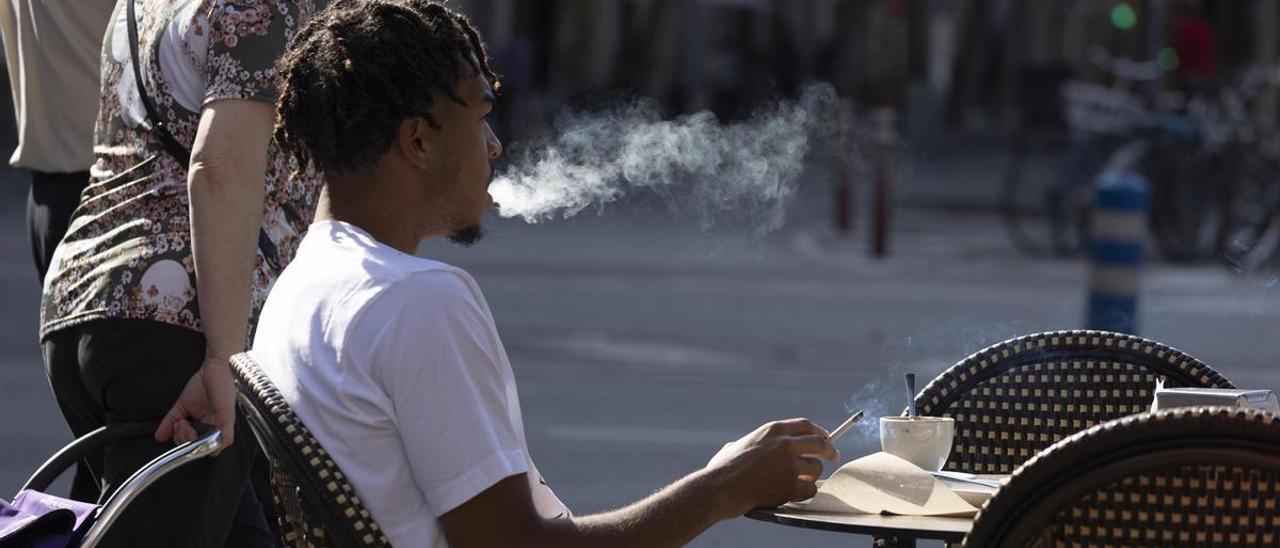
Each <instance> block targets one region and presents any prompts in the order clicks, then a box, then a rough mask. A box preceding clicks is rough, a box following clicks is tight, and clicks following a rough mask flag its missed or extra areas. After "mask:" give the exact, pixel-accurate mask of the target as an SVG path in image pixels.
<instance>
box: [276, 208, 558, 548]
mask: <svg viewBox="0 0 1280 548" xmlns="http://www.w3.org/2000/svg"><path fill="white" fill-rule="evenodd" d="M253 354H254V356H255V357H256V358H257V359H258V361H259V363H260V364H261V365H262V367H263V369H264V370H265V371H266V373H267V375H268V376H269V377H270V378H271V380H272V381H274V382H275V384H276V385H277V386H279V388H280V391H281V393H282V394H283V395H284V397H285V399H286V400H287V401H288V402H289V405H291V406H292V407H293V410H294V412H295V413H297V415H298V417H299V418H301V419H302V421H303V423H304V424H306V425H307V427H308V428H309V429H310V430H311V432H312V433H313V434H315V436H316V439H318V440H319V441H320V443H321V444H322V445H323V446H324V448H325V449H326V450H327V451H328V452H329V453H330V454H331V455H332V456H333V459H334V462H336V463H337V464H338V466H339V467H340V468H341V469H342V471H343V472H344V473H345V474H346V475H347V477H348V478H349V480H350V481H351V484H352V485H353V486H354V487H355V489H356V493H357V494H358V495H359V496H360V498H361V499H362V501H363V502H364V504H365V505H366V506H367V507H368V508H369V511H370V512H372V514H373V517H374V519H375V520H377V522H378V524H379V525H380V526H381V527H382V529H383V530H384V531H386V533H387V536H388V538H389V539H390V540H391V542H392V543H393V544H395V545H397V546H445V545H446V543H445V540H444V537H443V535H442V534H441V531H440V528H439V525H438V524H437V522H436V518H438V517H439V516H441V515H443V514H445V513H446V512H448V511H450V510H452V509H454V508H456V507H457V506H459V505H461V504H462V503H464V502H466V501H467V500H470V499H471V498H472V497H474V496H476V495H478V494H479V493H481V492H482V491H484V490H485V489H488V488H489V487H491V486H493V485H494V484H495V483H497V482H498V481H499V480H502V479H503V478H507V477H510V476H512V475H515V474H520V473H525V472H527V473H528V476H529V482H530V487H531V488H532V489H533V493H534V503H535V505H536V506H537V508H538V511H539V512H540V513H541V514H543V515H544V516H546V517H549V518H552V517H557V516H567V515H568V510H567V509H566V508H565V507H564V505H563V504H562V503H561V502H560V500H559V499H558V498H556V496H555V494H554V493H552V492H551V489H550V488H548V487H547V486H546V483H545V482H544V481H543V480H542V477H541V476H540V475H539V474H538V471H537V469H536V468H535V467H534V465H533V461H532V460H530V458H529V450H528V447H527V445H526V443H525V436H524V426H523V420H522V419H521V417H520V401H519V399H518V398H517V395H516V384H515V377H514V376H513V374H512V372H511V365H510V363H509V362H508V360H507V354H506V351H505V350H504V349H503V347H502V341H501V340H499V338H498V331H497V328H496V327H495V325H494V322H493V317H492V314H491V313H490V312H489V306H488V304H487V303H486V302H485V300H484V296H483V295H481V293H480V289H479V288H478V287H477V286H476V283H475V280H473V279H472V278H471V276H470V275H468V274H467V273H466V272H464V271H462V270H461V269H458V268H455V267H452V266H449V265H447V264H444V263H440V262H437V261H431V260H427V259H422V258H419V257H416V256H413V255H409V254H406V253H402V252H400V251H398V250H396V249H393V248H391V247H389V246H386V245H383V244H381V243H379V242H378V241H376V240H374V239H373V238H372V237H371V236H370V235H369V234H368V233H366V232H364V231H363V230H361V229H359V228H357V227H355V226H353V225H350V224H347V223H343V222H340V221H321V222H317V223H315V224H313V225H311V228H310V230H309V231H308V232H307V235H306V237H305V238H304V239H303V240H302V243H301V245H300V246H299V248H298V253H297V256H296V257H295V258H294V260H293V262H292V263H290V264H289V266H288V268H286V269H285V271H284V273H283V274H282V275H281V276H280V279H279V280H278V281H277V282H276V284H275V286H274V287H273V288H272V290H271V294H270V296H269V297H268V298H267V302H266V305H265V307H264V308H263V310H262V316H261V318H260V319H259V322H258V330H257V334H256V335H255V337H254V345H253Z"/></svg>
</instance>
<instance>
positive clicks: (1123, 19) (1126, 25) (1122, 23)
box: [1111, 2, 1138, 30]
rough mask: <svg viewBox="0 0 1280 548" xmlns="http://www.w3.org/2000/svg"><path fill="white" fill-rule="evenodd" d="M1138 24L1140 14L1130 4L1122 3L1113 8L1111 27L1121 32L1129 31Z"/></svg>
mask: <svg viewBox="0 0 1280 548" xmlns="http://www.w3.org/2000/svg"><path fill="white" fill-rule="evenodd" d="M1137 24H1138V12H1136V11H1134V10H1133V6H1131V5H1129V3H1128V2H1120V3H1119V4H1116V7H1114V8H1111V25H1112V26H1114V27H1115V28H1118V29H1120V30H1129V29H1131V28H1133V27H1135V26H1137Z"/></svg>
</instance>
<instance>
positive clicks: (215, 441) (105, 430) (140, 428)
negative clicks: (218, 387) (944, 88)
mask: <svg viewBox="0 0 1280 548" xmlns="http://www.w3.org/2000/svg"><path fill="white" fill-rule="evenodd" d="M158 426H159V423H157V422H149V423H130V424H119V425H113V426H110V427H106V426H104V427H102V428H99V429H97V430H94V431H93V432H90V433H88V434H86V435H84V436H82V437H80V438H79V439H77V440H76V441H74V442H72V443H71V444H70V445H67V446H66V447H64V448H62V450H60V451H58V452H57V453H55V454H54V455H53V456H52V457H50V458H49V460H47V461H45V462H44V464H42V465H40V468H38V469H37V470H36V471H35V473H34V474H32V475H31V478H30V479H28V480H27V482H26V484H24V485H23V486H22V490H32V491H41V492H44V491H47V490H48V489H49V486H50V485H52V483H53V481H54V480H55V479H57V478H58V476H60V475H62V473H63V472H65V471H66V470H67V469H68V468H70V467H71V466H72V465H74V464H75V463H76V462H77V461H79V460H80V459H83V458H85V457H86V456H87V455H89V454H91V453H93V452H94V451H98V450H100V449H102V448H103V447H105V446H107V445H109V444H112V443H115V442H118V441H122V440H126V439H130V438H135V437H140V436H150V435H151V434H152V433H153V432H155V431H156V428H157V427H158ZM221 449H222V431H220V430H218V429H216V428H211V429H208V430H206V431H204V432H202V433H201V434H200V437H198V438H196V439H195V440H192V441H190V442H187V443H184V444H182V445H179V446H177V447H174V448H173V449H170V450H168V451H166V452H164V453H163V454H161V455H160V456H158V457H156V458H155V459H152V460H151V462H148V463H147V464H146V465H145V466H143V467H142V468H139V469H138V470H137V471H136V472H134V473H133V475H131V476H129V478H128V479H127V480H125V482H124V483H122V484H121V485H120V488H119V489H116V491H115V492H114V493H112V494H111V496H110V497H108V498H107V500H106V501H105V502H104V503H102V504H100V505H98V508H97V510H95V511H94V513H93V514H92V515H90V516H89V517H88V518H86V519H85V522H84V523H83V524H81V526H80V530H78V531H77V535H80V537H79V538H80V540H79V541H75V540H74V537H73V545H74V546H78V547H80V548H93V547H94V546H97V544H98V543H99V542H100V541H101V540H102V537H103V536H104V535H106V534H107V532H108V531H110V529H111V525H112V524H114V523H115V522H116V520H117V519H119V518H120V516H121V515H122V514H123V513H124V512H125V510H127V509H128V507H129V504H130V503H132V502H133V501H134V500H135V499H137V498H138V496H139V495H141V494H142V492H143V491H145V490H146V489H147V487H149V486H151V485H152V484H153V483H155V482H156V481H158V480H159V479H160V478H162V477H164V476H165V475H167V474H168V473H170V472H173V471H174V470H177V469H178V468H181V467H182V466H184V465H186V464H189V463H191V462H195V461H197V460H200V459H203V458H206V457H209V456H213V455H216V454H217V453H218V451H219V450H221Z"/></svg>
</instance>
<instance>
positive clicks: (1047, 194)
mask: <svg viewBox="0 0 1280 548" xmlns="http://www.w3.org/2000/svg"><path fill="white" fill-rule="evenodd" d="M1105 148H1106V147H1105V145H1104V144H1103V143H1101V142H1100V141H1084V142H1079V143H1073V144H1072V145H1070V146H1068V147H1067V148H1066V149H1065V150H1050V149H1048V148H1046V147H1041V146H1037V145H1034V144H1031V143H1030V142H1028V141H1026V140H1020V141H1017V142H1015V144H1014V147H1013V151H1012V153H1011V155H1010V159H1009V165H1008V166H1007V167H1006V169H1005V174H1004V183H1003V185H1002V190H1001V197H1000V204H1001V214H1002V217H1003V219H1004V225H1005V229H1006V231H1007V232H1008V233H1009V238H1010V240H1011V241H1012V242H1013V244H1014V246H1015V247H1017V248H1018V249H1019V250H1020V251H1022V252H1023V253H1026V254H1028V255H1032V256H1041V257H1043V256H1058V257H1069V256H1075V255H1079V254H1080V253H1081V252H1082V251H1083V250H1084V249H1085V248H1086V247H1087V245H1088V241H1089V238H1088V232H1089V230H1088V229H1089V222H1090V221H1089V219H1090V217H1091V215H1090V213H1091V211H1092V196H1091V189H1092V188H1093V185H1092V181H1093V177H1094V176H1095V175H1096V173H1097V171H1098V169H1099V168H1100V166H1101V165H1102V160H1103V159H1104V158H1105V156H1104V154H1103V150H1104V149H1105Z"/></svg>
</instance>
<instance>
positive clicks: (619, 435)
mask: <svg viewBox="0 0 1280 548" xmlns="http://www.w3.org/2000/svg"><path fill="white" fill-rule="evenodd" d="M745 434H746V432H730V431H727V430H693V429H685V428H653V427H634V426H588V425H578V424H556V425H552V426H550V427H548V428H547V430H546V435H547V437H550V438H552V439H556V440H560V441H586V442H610V443H664V444H673V445H721V444H724V443H727V442H730V441H733V440H736V439H738V438H740V437H742V436H743V435H745Z"/></svg>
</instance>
